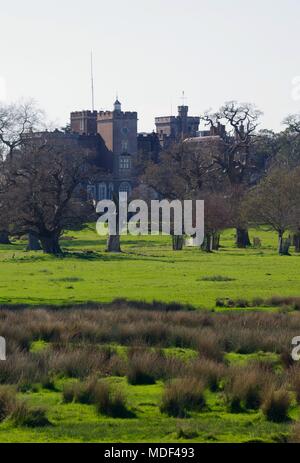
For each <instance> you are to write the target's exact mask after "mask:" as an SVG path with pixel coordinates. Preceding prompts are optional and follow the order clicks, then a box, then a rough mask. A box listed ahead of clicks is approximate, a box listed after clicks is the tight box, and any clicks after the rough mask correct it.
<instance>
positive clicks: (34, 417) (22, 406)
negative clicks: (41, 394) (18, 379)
mask: <svg viewBox="0 0 300 463" xmlns="http://www.w3.org/2000/svg"><path fill="white" fill-rule="evenodd" d="M10 418H11V420H12V422H13V424H14V425H15V426H28V427H30V428H41V427H45V426H49V425H51V423H50V421H49V420H48V418H47V415H46V409H44V408H42V407H29V406H28V405H27V404H26V402H21V401H18V402H17V403H16V404H15V406H14V409H13V411H12V413H11V415H10Z"/></svg>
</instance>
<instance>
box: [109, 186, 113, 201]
mask: <svg viewBox="0 0 300 463" xmlns="http://www.w3.org/2000/svg"><path fill="white" fill-rule="evenodd" d="M113 193H114V184H113V183H110V184H109V185H108V199H113Z"/></svg>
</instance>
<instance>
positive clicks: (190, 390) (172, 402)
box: [160, 378, 205, 418]
mask: <svg viewBox="0 0 300 463" xmlns="http://www.w3.org/2000/svg"><path fill="white" fill-rule="evenodd" d="M204 389H205V388H204V384H203V383H202V382H201V381H199V380H198V379H195V378H180V379H176V380H173V381H171V382H170V383H168V384H167V385H166V386H165V390H164V393H163V396H162V402H161V405H160V411H161V412H162V413H166V414H167V415H169V416H173V417H177V418H184V417H187V416H188V414H189V412H191V411H201V410H203V408H204V407H205V397H204Z"/></svg>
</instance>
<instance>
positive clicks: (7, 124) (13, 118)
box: [0, 101, 43, 244]
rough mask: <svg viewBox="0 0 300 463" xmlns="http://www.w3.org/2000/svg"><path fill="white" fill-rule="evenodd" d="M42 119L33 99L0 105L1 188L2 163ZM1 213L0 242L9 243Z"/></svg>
mask: <svg viewBox="0 0 300 463" xmlns="http://www.w3.org/2000/svg"><path fill="white" fill-rule="evenodd" d="M42 119H43V114H42V112H41V111H40V110H39V109H37V108H36V106H35V104H34V102H33V101H27V102H23V103H18V104H8V105H5V104H1V105H0V154H1V161H0V162H1V170H2V172H1V179H0V182H2V188H3V187H4V185H5V178H4V171H3V163H4V162H5V163H6V164H7V163H9V162H12V161H13V156H14V154H15V153H17V152H19V150H20V149H21V147H22V145H24V143H25V142H26V135H27V134H28V133H30V132H33V131H34V130H36V129H37V128H38V127H40V126H41V121H42ZM0 188H1V185H0ZM4 209H5V205H3V207H2V211H3V213H2V214H1V215H2V220H1V223H0V243H2V244H9V242H10V241H9V234H8V228H9V224H7V223H5V220H3V219H4V218H5V217H6V214H5V212H4Z"/></svg>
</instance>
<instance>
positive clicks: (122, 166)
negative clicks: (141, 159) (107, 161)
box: [97, 98, 138, 192]
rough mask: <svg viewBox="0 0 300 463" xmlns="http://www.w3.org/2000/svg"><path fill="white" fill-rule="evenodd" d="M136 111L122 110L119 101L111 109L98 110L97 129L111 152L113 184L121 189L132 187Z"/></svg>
mask: <svg viewBox="0 0 300 463" xmlns="http://www.w3.org/2000/svg"><path fill="white" fill-rule="evenodd" d="M137 120H138V119H137V113H136V112H130V111H125V112H123V111H122V106H121V103H120V101H119V100H118V98H117V100H116V101H115V103H114V110H113V111H100V112H99V113H98V118H97V131H98V133H99V134H100V135H101V137H102V138H103V140H104V141H105V144H106V146H107V148H108V149H109V150H110V151H111V152H112V153H113V174H114V179H115V184H116V185H117V187H118V189H119V190H121V191H127V192H130V191H131V189H132V168H133V161H134V158H135V157H136V155H137Z"/></svg>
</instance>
